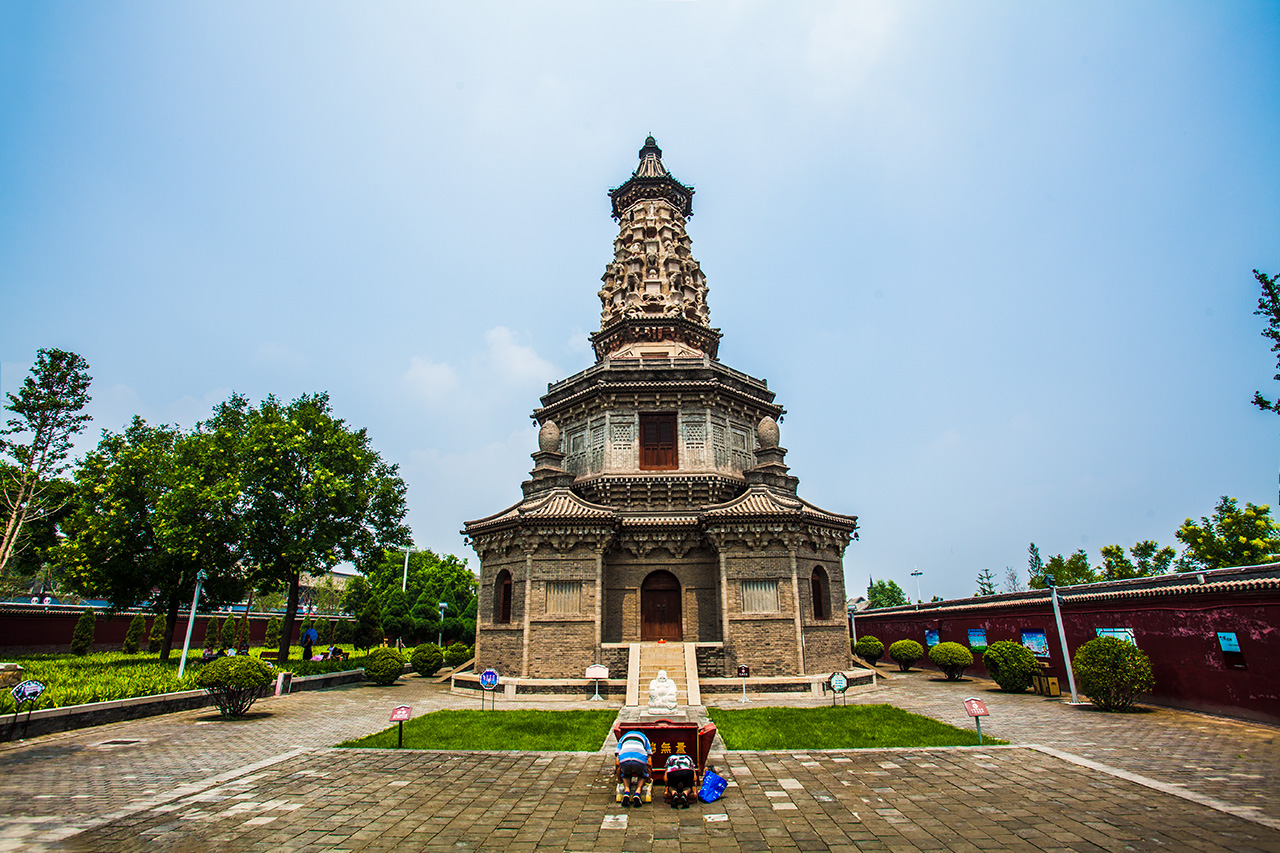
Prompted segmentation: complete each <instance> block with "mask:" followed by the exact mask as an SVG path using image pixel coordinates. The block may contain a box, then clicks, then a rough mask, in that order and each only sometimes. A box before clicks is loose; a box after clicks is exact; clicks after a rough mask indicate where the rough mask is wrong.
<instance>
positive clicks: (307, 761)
mask: <svg viewBox="0 0 1280 853" xmlns="http://www.w3.org/2000/svg"><path fill="white" fill-rule="evenodd" d="M986 686H987V685H986V684H985V683H982V682H969V683H966V684H959V685H957V684H947V683H945V682H932V681H930V680H929V677H928V676H927V675H924V674H912V675H909V676H907V677H903V678H893V679H890V680H889V681H888V682H887V683H886V685H885V686H884V687H883V688H881V689H880V690H878V691H877V692H876V694H874V695H863V696H860V697H857V698H855V699H854V700H853V701H863V702H865V701H891V702H892V703H893V704H896V705H900V706H902V707H904V708H907V709H908V710H916V711H920V712H924V713H929V714H930V715H931V716H938V717H940V718H943V719H947V720H948V721H949V722H954V723H956V724H959V725H969V722H968V719H967V717H965V716H964V714H963V710H962V709H960V707H959V699H962V698H963V697H964V696H968V695H975V694H976V695H980V696H983V697H984V698H986V699H987V702H988V705H989V707H991V710H992V715H993V716H992V717H991V718H990V720H989V721H988V722H987V724H986V725H984V727H983V728H984V732H988V731H989V732H990V733H991V734H993V735H994V736H998V737H1003V738H1006V739H1010V740H1012V741H1014V742H1015V744H1024V743H1035V744H1040V745H1042V746H1043V747H1045V748H1047V749H1058V750H1062V751H1064V752H1066V753H1069V754H1070V755H1071V756H1072V760H1064V759H1063V758H1061V757H1059V756H1057V755H1055V754H1052V753H1050V752H1046V751H1044V750H1043V749H1033V748H1028V747H1025V746H1012V747H1004V748H991V749H972V748H970V749H936V750H924V749H913V750H886V751H880V750H869V751H849V752H841V751H836V752H811V753H736V752H735V753H728V754H727V756H722V757H721V758H719V759H714V758H713V760H718V761H719V763H718V764H717V766H718V767H719V768H720V769H721V771H722V772H723V773H724V775H725V776H726V777H728V778H730V780H731V782H732V783H733V785H734V787H732V788H730V790H729V793H728V795H727V796H726V797H725V799H723V800H721V801H720V802H718V803H715V804H712V805H698V806H694V807H693V808H690V809H688V810H682V811H672V810H670V809H668V808H666V807H665V806H661V805H660V804H657V803H655V804H652V805H649V806H646V807H644V808H641V809H639V810H624V809H621V808H619V807H618V806H617V805H616V804H615V803H614V802H613V797H612V782H611V780H610V778H609V772H610V764H611V762H610V760H609V759H608V758H606V757H604V756H601V755H599V754H595V753H547V754H537V753H429V752H414V751H407V752H403V753H394V752H388V751H377V750H342V749H334V748H332V746H333V745H334V744H336V743H337V742H339V741H341V740H344V739H347V738H352V737H357V736H360V735H363V734H367V733H370V732H373V731H377V730H380V729H382V728H385V727H386V726H387V722H386V720H387V716H388V714H389V712H390V709H391V708H392V707H394V706H395V705H397V704H401V703H405V704H410V705H412V706H413V708H414V715H415V716H416V715H418V714H421V713H425V712H426V711H429V710H435V709H438V708H444V707H478V703H477V702H475V701H474V700H470V699H466V698H460V697H454V696H450V695H449V694H447V693H445V692H444V691H443V689H442V688H441V687H440V686H436V685H429V684H425V683H424V682H423V681H422V680H421V679H417V678H407V679H402V681H401V682H400V683H398V684H397V685H395V686H393V687H390V688H375V687H358V686H353V687H347V688H337V689H334V690H329V691H323V692H314V693H303V694H297V695H294V696H291V697H286V698H283V699H278V700H264V701H262V702H261V703H259V704H258V705H256V706H255V708H254V710H255V711H259V712H261V713H262V716H260V717H258V718H256V719H251V720H246V721H242V722H235V723H225V722H221V721H218V720H216V719H215V718H213V717H211V716H210V714H209V712H208V711H192V712H185V713H179V714H171V715H168V716H164V717H156V718H151V719H147V720H138V721H132V722H126V723H118V724H115V725H111V726H104V727H101V728H98V729H90V730H81V731H78V732H71V733H64V734H57V735H47V736H44V737H40V738H35V739H33V740H32V741H29V742H27V743H18V744H6V745H3V746H0V814H3V815H5V817H3V818H0V850H34V851H39V850H111V851H117V850H119V851H127V850H139V851H142V850H146V851H147V853H159V851H166V850H182V851H186V850H207V849H218V850H227V851H239V850H264V851H265V850H271V851H284V850H316V851H322V850H323V851H339V850H357V849H358V850H391V849H397V850H426V851H437V850H439V851H444V850H450V851H460V850H501V851H504V853H518V851H525V850H575V851H576V850H592V849H601V850H639V849H644V850H648V849H653V850H660V851H666V850H671V851H675V850H685V849H690V850H692V849H698V850H701V851H706V850H713V851H719V850H725V851H728V850H750V851H763V850H777V849H790V850H855V849H859V850H874V851H895V853H896V851H913V850H954V851H977V850H997V849H1008V850H1067V849H1074V850H1125V849H1132V850H1154V849H1162V850H1182V849H1192V850H1203V851H1219V850H1223V851H1225V850H1264V851H1275V853H1280V827H1274V828H1273V826H1268V825H1267V824H1269V823H1273V822H1274V823H1276V824H1280V821H1275V819H1276V818H1280V812H1277V809H1276V792H1275V790H1274V789H1275V788H1276V787H1277V786H1276V782H1275V780H1276V779H1277V778H1280V771H1277V769H1276V760H1277V755H1276V753H1277V747H1276V744H1275V739H1274V738H1275V735H1276V734H1278V733H1280V732H1277V731H1276V730H1274V729H1270V728H1266V727H1262V726H1248V725H1244V724H1238V723H1233V722H1227V721H1221V720H1217V719H1214V718H1209V717H1201V716H1196V715H1187V714H1179V713H1177V712H1169V711H1156V712H1152V713H1150V714H1141V715H1125V716H1124V717H1120V718H1117V717H1114V716H1111V715H1101V714H1097V713H1092V712H1087V711H1083V710H1081V709H1077V708H1069V707H1066V706H1064V705H1062V704H1061V703H1058V702H1049V701H1045V700H1042V699H1039V698H1033V697H1028V696H1023V697H1006V696H1003V695H1002V694H997V693H987V692H984V688H985V687H986ZM783 701H785V702H786V703H788V704H792V703H795V704H812V703H813V700H812V699H803V700H801V699H787V700H783ZM512 704H515V703H512ZM729 704H730V703H729V702H728V701H727V700H726V701H725V705H726V706H729ZM502 707H504V705H503V703H501V702H500V703H499V709H501V708H502ZM518 707H536V706H532V705H531V704H529V703H519V704H518ZM545 707H554V708H570V707H599V703H586V702H582V703H577V702H575V703H562V702H549V703H546V704H545ZM1152 745H1154V748H1152ZM1077 756H1078V757H1079V758H1078V759H1077V758H1075V757H1077ZM1237 756H1241V757H1237ZM1081 759H1084V760H1089V761H1094V762H1097V763H1099V764H1102V765H1105V766H1106V768H1107V769H1106V770H1098V769H1096V768H1093V767H1087V766H1081V764H1080V760H1081ZM1192 763H1194V766H1195V767H1207V768H1212V769H1211V770H1203V771H1198V770H1190V769H1188V768H1187V767H1186V766H1185V765H1187V764H1192ZM1117 773H1119V774H1121V775H1117ZM1124 773H1129V774H1137V776H1138V777H1140V779H1139V781H1133V780H1132V779H1129V778H1124V776H1123V774H1124ZM1195 773H1198V774H1199V776H1193V774H1195ZM1233 773H1235V774H1239V775H1238V776H1232V775H1231V774H1233ZM1253 774H1256V775H1260V776H1262V778H1261V779H1247V778H1245V776H1247V775H1253ZM1211 777H1221V778H1218V779H1216V780H1215V779H1213V778H1211ZM1150 782H1159V783H1168V784H1171V785H1173V784H1181V785H1184V786H1186V788H1185V790H1183V791H1181V792H1182V793H1183V794H1185V793H1186V792H1187V791H1190V792H1191V793H1192V794H1194V795H1196V796H1201V797H1202V798H1205V799H1209V798H1212V799H1213V801H1214V802H1215V803H1218V801H1221V802H1220V803H1218V805H1220V806H1223V805H1225V806H1227V807H1228V810H1227V811H1224V810H1223V809H1222V808H1210V807H1207V806H1205V805H1203V804H1202V803H1200V802H1196V801H1188V799H1186V797H1185V796H1182V797H1178V796H1173V795H1172V794H1170V793H1164V792H1162V791H1160V790H1156V789H1153V788H1152V787H1151V785H1150V784H1148V783H1150ZM1259 793H1260V794H1261V796H1253V795H1254V794H1259ZM1229 809H1237V810H1238V814H1232V813H1230V812H1229ZM1248 809H1253V811H1252V812H1248V811H1247V810H1248ZM1239 814H1244V815H1245V817H1244V818H1242V817H1241V816H1239ZM1245 818H1249V819H1245Z"/></svg>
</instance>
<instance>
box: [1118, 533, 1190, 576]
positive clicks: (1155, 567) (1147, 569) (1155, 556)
mask: <svg viewBox="0 0 1280 853" xmlns="http://www.w3.org/2000/svg"><path fill="white" fill-rule="evenodd" d="M1101 553H1102V580H1107V581H1114V580H1123V579H1125V578H1148V577H1151V576H1153V575H1163V574H1164V573H1165V572H1167V571H1169V566H1171V565H1172V564H1173V558H1174V557H1176V556H1177V552H1176V551H1174V550H1173V549H1172V548H1169V547H1167V546H1166V547H1164V548H1161V547H1160V546H1159V545H1158V544H1156V543H1155V542H1153V541H1151V540H1150V539H1144V540H1143V541H1141V542H1139V543H1138V544H1136V545H1134V546H1133V547H1132V548H1130V549H1129V553H1130V554H1131V555H1132V556H1133V559H1132V560H1130V559H1129V558H1128V557H1126V556H1125V553H1124V548H1122V547H1120V546H1119V545H1104V546H1102V550H1101Z"/></svg>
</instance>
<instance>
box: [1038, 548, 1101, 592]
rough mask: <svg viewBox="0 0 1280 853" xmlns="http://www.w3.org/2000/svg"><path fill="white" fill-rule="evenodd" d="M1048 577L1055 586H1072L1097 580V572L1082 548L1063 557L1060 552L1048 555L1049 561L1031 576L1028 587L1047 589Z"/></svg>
mask: <svg viewBox="0 0 1280 853" xmlns="http://www.w3.org/2000/svg"><path fill="white" fill-rule="evenodd" d="M1037 556H1038V554H1037ZM1050 577H1052V578H1053V582H1054V583H1055V584H1056V585H1057V586H1074V585H1076V584H1081V583H1093V582H1094V581H1096V580H1098V575H1097V573H1096V572H1095V571H1094V570H1093V567H1092V566H1090V565H1089V555H1088V554H1086V553H1085V552H1084V549H1081V550H1079V551H1076V552H1075V553H1074V554H1072V555H1071V556H1069V557H1063V556H1062V555H1061V554H1055V555H1054V556H1052V557H1050V558H1049V561H1048V562H1046V563H1044V565H1043V566H1042V567H1041V569H1040V574H1039V575H1035V574H1033V575H1032V576H1031V581H1030V587H1031V588H1032V589H1047V588H1048V586H1049V584H1048V582H1047V580H1046V579H1047V578H1050Z"/></svg>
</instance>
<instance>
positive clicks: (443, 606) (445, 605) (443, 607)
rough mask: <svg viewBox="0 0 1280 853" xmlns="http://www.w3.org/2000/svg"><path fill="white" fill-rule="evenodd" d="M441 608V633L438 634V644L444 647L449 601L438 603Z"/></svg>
mask: <svg viewBox="0 0 1280 853" xmlns="http://www.w3.org/2000/svg"><path fill="white" fill-rule="evenodd" d="M438 606H439V608H440V633H439V634H437V635H436V645H437V646H439V647H440V648H442V649H443V648H444V612H445V611H446V610H448V609H449V602H447V601H442V602H440V604H439V605H438Z"/></svg>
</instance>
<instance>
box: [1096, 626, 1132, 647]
mask: <svg viewBox="0 0 1280 853" xmlns="http://www.w3.org/2000/svg"><path fill="white" fill-rule="evenodd" d="M1094 630H1095V631H1097V632H1098V636H1099V637H1115V638H1116V639H1117V640H1124V641H1125V642H1126V643H1132V644H1133V645H1135V646H1136V645H1138V641H1137V640H1135V639H1134V637H1133V629H1132V628H1095V629H1094Z"/></svg>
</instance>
